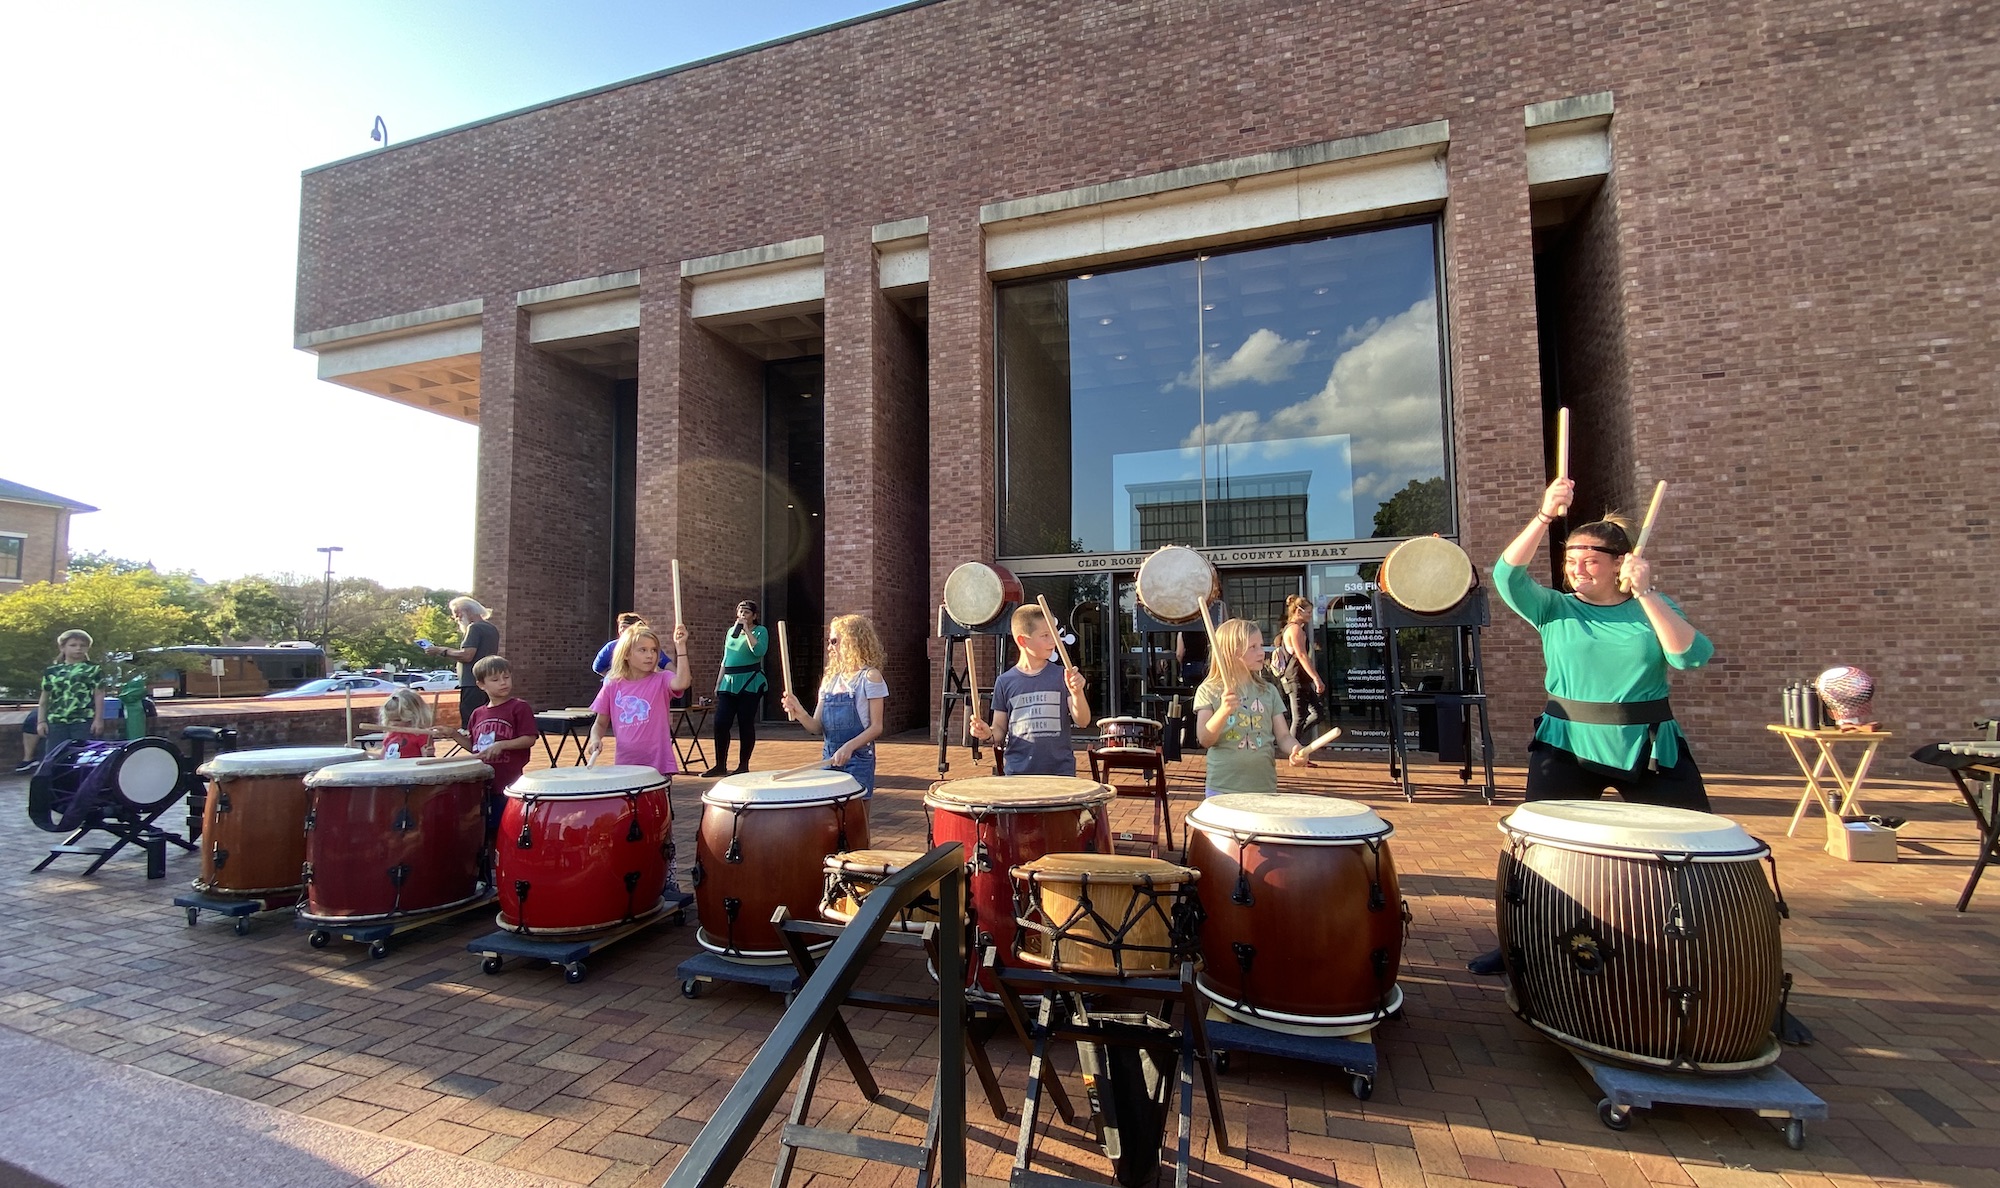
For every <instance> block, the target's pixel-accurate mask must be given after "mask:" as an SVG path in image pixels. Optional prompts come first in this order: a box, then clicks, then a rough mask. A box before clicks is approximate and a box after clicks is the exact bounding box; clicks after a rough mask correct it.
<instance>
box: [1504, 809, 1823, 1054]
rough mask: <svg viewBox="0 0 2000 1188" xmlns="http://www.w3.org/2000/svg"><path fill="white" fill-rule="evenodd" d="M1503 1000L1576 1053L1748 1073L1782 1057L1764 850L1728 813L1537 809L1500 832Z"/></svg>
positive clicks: (1779, 983) (1776, 909) (1777, 949)
mask: <svg viewBox="0 0 2000 1188" xmlns="http://www.w3.org/2000/svg"><path fill="white" fill-rule="evenodd" d="M1500 829H1501V832H1502V833H1504V834H1505V835H1506V837H1507V843H1508V848H1507V849H1506V850H1505V851H1504V852H1502V853H1501V855H1500V868H1499V874H1498V877H1497V880H1496V886H1495V905H1496V916H1497V925H1498V928H1499V932H1500V946H1501V951H1502V953H1503V954H1504V955H1505V957H1506V962H1507V979H1508V991H1507V1002H1508V1005H1509V1006H1511V1007H1512V1008H1513V1009H1514V1012H1515V1013H1516V1014H1518V1015H1520V1016H1521V1018H1522V1019H1523V1020H1525V1021H1526V1022H1527V1023H1528V1024H1529V1025H1531V1026H1533V1027H1534V1028H1535V1029H1537V1030H1538V1031H1541V1032H1543V1033H1544V1034H1546V1035H1547V1036H1549V1038H1551V1039H1553V1040H1555V1041H1556V1042H1558V1043H1561V1044H1563V1045H1565V1046H1567V1047H1570V1048H1573V1049H1575V1050H1576V1051H1578V1052H1581V1053H1583V1054H1584V1055H1587V1056H1591V1057H1594V1058H1597V1059H1609V1060H1617V1061H1622V1062H1624V1063H1628V1064H1634V1065H1639V1066H1643V1067H1650V1068H1661V1069H1672V1070H1678V1071H1687V1072H1702V1073H1732V1072H1745V1071H1749V1070H1751V1069H1757V1068H1762V1067H1763V1066H1765V1065H1767V1064H1769V1063H1771V1062H1772V1061H1773V1060H1776V1059H1777V1057H1778V1043H1777V1039H1776V1037H1775V1036H1774V1035H1773V1032H1772V1026H1773V1024H1774V1022H1775V1021H1776V1018H1777V1013H1778V1002H1779V998H1780V996H1781V995H1782V994H1783V990H1784V970H1783V957H1784V954H1783V949H1782V942H1781V941H1780V939H1779V935H1778V922H1779V913H1780V910H1781V909H1780V906H1779V903H1778V900H1777V897H1776V896H1775V895H1774V894H1773V892H1772V889H1771V884H1770V883H1769V882H1767V881H1766V879H1765V876H1764V872H1763V870H1762V869H1761V868H1760V863H1761V862H1762V861H1764V860H1765V859H1767V858H1768V857H1769V856H1770V852H1771V851H1770V847H1768V846H1766V845H1765V844H1764V843H1763V842H1761V841H1758V840H1757V839H1756V838H1754V837H1751V836H1750V835H1749V834H1748V833H1746V832H1745V831H1744V830H1743V828H1742V827H1741V826H1739V825H1737V824H1736V823H1735V822H1734V821H1731V820H1729V819H1728V818H1726V817H1719V816H1716V815H1714V814H1712V813H1699V812H1694V811H1691V810H1688V809H1677V808H1665V807H1661V806H1657V805H1644V804H1625V803H1622V802H1618V801H1561V800H1555V801H1551V800H1544V801H1537V802H1535V803H1533V804H1525V805H1522V806H1521V807H1520V808H1517V809H1515V810H1514V812H1513V813H1512V814H1511V815H1509V816H1508V818H1507V819H1506V820H1505V821H1502V822H1501V823H1500Z"/></svg>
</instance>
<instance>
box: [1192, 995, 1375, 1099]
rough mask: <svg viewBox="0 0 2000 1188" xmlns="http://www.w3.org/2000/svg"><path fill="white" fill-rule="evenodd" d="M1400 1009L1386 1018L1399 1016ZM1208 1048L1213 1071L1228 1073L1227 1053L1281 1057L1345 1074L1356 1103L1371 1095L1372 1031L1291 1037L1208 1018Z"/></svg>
mask: <svg viewBox="0 0 2000 1188" xmlns="http://www.w3.org/2000/svg"><path fill="white" fill-rule="evenodd" d="M1402 1013H1403V1012H1402V1011H1401V1010H1400V1009H1398V1010H1395V1011H1392V1012H1391V1013H1390V1014H1389V1015H1388V1016H1387V1018H1390V1019H1394V1018H1397V1017H1399V1016H1400V1015H1402ZM1207 1030H1208V1043H1209V1048H1210V1050H1212V1051H1213V1052H1214V1053H1215V1071H1217V1072H1221V1073H1226V1072H1228V1071H1229V1054H1230V1053H1231V1052H1254V1053H1256V1054H1257V1055H1259V1056H1283V1057H1286V1058H1288V1059H1291V1060H1303V1061H1306V1062H1307V1063H1309V1064H1324V1065H1327V1066H1328V1067H1331V1068H1337V1069H1339V1070H1340V1071H1341V1072H1342V1073H1345V1074H1346V1075H1347V1078H1348V1081H1347V1086H1348V1088H1349V1089H1350V1090H1352V1091H1353V1093H1354V1096H1355V1098H1356V1099H1357V1100H1360V1101H1367V1100H1368V1099H1369V1098H1371V1097H1373V1096H1375V1069H1376V1063H1375V1032H1374V1030H1373V1029H1372V1028H1371V1029H1370V1030H1368V1031H1367V1032H1362V1033H1356V1034H1357V1035H1362V1036H1365V1037H1366V1038H1356V1036H1353V1035H1341V1036H1330V1035H1294V1034H1292V1033H1290V1032H1285V1031H1273V1030H1271V1029H1270V1028H1268V1027H1258V1026H1256V1025H1254V1024H1250V1023H1238V1022H1236V1021H1235V1020H1232V1019H1229V1018H1227V1017H1226V1016H1223V1017H1217V1016H1214V1015H1211V1016H1210V1017H1209V1020H1208V1024H1207Z"/></svg>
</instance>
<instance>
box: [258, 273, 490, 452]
mask: <svg viewBox="0 0 2000 1188" xmlns="http://www.w3.org/2000/svg"><path fill="white" fill-rule="evenodd" d="M484 309H485V302H484V301H483V300H481V299H479V298H474V299H473V300H471V301H460V302H456V303H454V304H451V305H440V306H434V307H432V308H430V309H421V310H415V311H413V312H410V313H404V314H394V315H391V316H389V317H385V318H375V319H373V320H370V321H366V322H355V323H351V324H349V325H345V326H333V327H329V328H327V329H324V330H313V331H308V332H306V333H304V334H299V335H297V336H295V337H294V339H293V345H294V346H296V347H297V348H298V349H300V350H302V351H308V352H311V353H312V354H314V355H316V356H318V372H319V378H321V379H323V380H329V381H331V382H333V383H336V384H339V385H341V386H342V387H347V388H353V389H355V390H356V391H361V392H367V393H369V394H371V395H375V396H382V397H386V398H387V399H390V400H394V401H397V402H399V403H402V404H407V405H409V406H410V407H412V408H420V409H423V410H424V411H425V412H434V413H438V414H439V415H441V416H447V417H450V418H452V419H453V420H458V421H465V422H468V423H471V424H477V423H478V421H479V352H480V347H481V344H482V341H483V333H482V331H481V328H480V316H481V314H482V313H483V312H484Z"/></svg>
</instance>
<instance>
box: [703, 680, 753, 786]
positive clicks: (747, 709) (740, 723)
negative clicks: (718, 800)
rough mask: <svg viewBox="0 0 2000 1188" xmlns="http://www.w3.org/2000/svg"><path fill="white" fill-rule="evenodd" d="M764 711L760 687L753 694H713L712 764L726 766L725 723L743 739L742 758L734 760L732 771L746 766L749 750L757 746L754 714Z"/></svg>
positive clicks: (747, 764)
mask: <svg viewBox="0 0 2000 1188" xmlns="http://www.w3.org/2000/svg"><path fill="white" fill-rule="evenodd" d="M763 711H764V690H762V689H759V690H757V691H756V692H755V693H724V692H722V691H721V690H717V691H716V694H715V765H716V766H717V767H719V768H723V769H724V770H727V769H728V767H729V725H730V723H731V722H734V723H735V724H736V732H737V733H738V734H739V735H741V736H742V738H743V757H742V758H741V759H738V760H737V761H736V770H738V771H743V770H746V769H747V768H748V767H749V766H750V753H751V752H752V751H754V750H756V749H757V717H758V715H759V714H761V713H763Z"/></svg>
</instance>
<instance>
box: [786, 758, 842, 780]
mask: <svg viewBox="0 0 2000 1188" xmlns="http://www.w3.org/2000/svg"><path fill="white" fill-rule="evenodd" d="M832 762H833V760H831V759H815V760H813V761H812V762H811V763H801V764H799V765H798V766H797V767H788V768H786V769H785V770H784V771H781V772H779V773H778V774H777V775H774V776H772V777H771V778H772V779H774V780H789V779H791V778H792V777H793V776H797V775H804V774H805V773H807V772H809V771H818V770H820V769H821V768H823V767H826V766H828V765H830V764H831V763H832Z"/></svg>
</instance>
